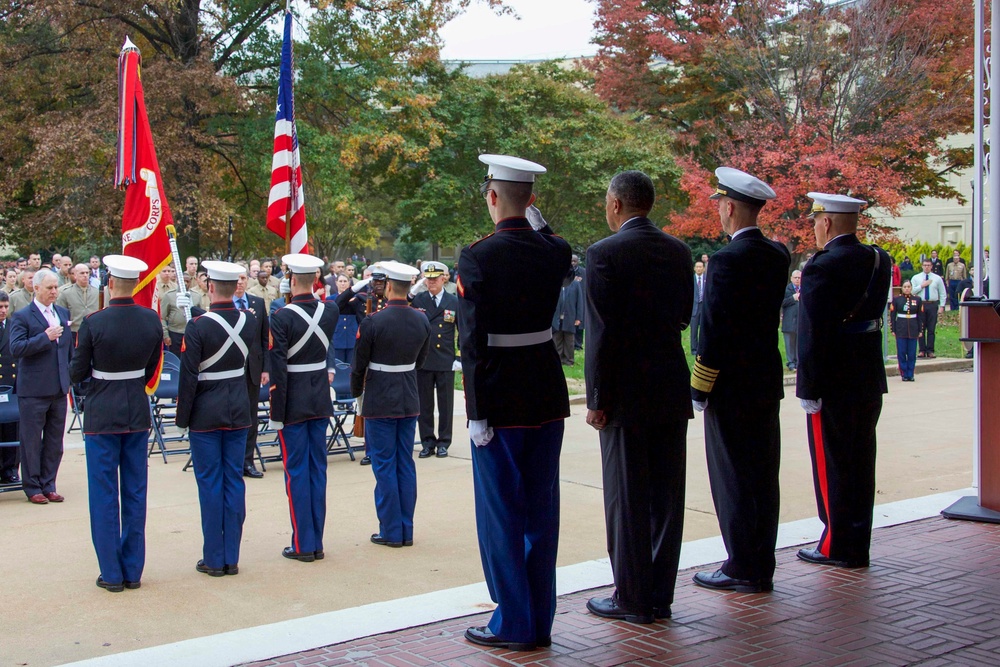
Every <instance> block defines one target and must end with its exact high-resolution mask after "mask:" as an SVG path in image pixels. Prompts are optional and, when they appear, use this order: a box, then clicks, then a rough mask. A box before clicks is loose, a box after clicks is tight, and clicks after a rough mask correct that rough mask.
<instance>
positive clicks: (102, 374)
mask: <svg viewBox="0 0 1000 667" xmlns="http://www.w3.org/2000/svg"><path fill="white" fill-rule="evenodd" d="M90 377H92V378H97V379H98V380H135V379H137V378H141V377H146V369H145V368H140V369H139V370H137V371H118V372H115V373H112V372H110V371H99V370H97V369H96V368H95V369H94V370H93V371H91V373H90Z"/></svg>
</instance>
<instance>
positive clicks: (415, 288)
mask: <svg viewBox="0 0 1000 667" xmlns="http://www.w3.org/2000/svg"><path fill="white" fill-rule="evenodd" d="M426 282H427V278H421V279H420V280H418V281H417V282H415V283H414V284H413V287H411V288H410V296H416V295H417V292H419V291H420V287H421V286H422V285H423V284H424V283H426Z"/></svg>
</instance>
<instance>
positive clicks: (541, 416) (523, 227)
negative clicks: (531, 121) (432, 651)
mask: <svg viewBox="0 0 1000 667" xmlns="http://www.w3.org/2000/svg"><path fill="white" fill-rule="evenodd" d="M479 159H480V160H481V161H482V162H484V163H485V164H487V165H489V172H488V174H487V176H486V179H485V180H484V182H483V184H482V186H481V187H480V192H481V193H482V194H483V196H484V197H485V198H486V207H487V209H488V210H489V213H490V217H491V218H492V219H493V222H494V223H495V225H496V232H495V233H493V234H490V235H489V236H487V237H485V238H483V239H480V240H479V241H476V242H475V243H473V244H472V245H469V246H466V247H465V248H464V249H463V250H462V254H461V256H460V257H459V263H458V284H457V287H458V297H459V298H458V320H459V324H458V331H459V340H460V344H461V351H462V372H463V374H464V377H465V406H466V414H467V416H468V418H469V435H470V436H471V438H472V442H473V444H474V445H475V446H474V447H473V448H472V473H473V483H474V489H475V498H476V529H477V531H478V533H479V552H480V555H481V556H482V560H483V571H484V573H485V576H486V585H487V586H488V587H489V590H490V597H492V599H493V600H494V601H495V602H496V603H497V608H496V610H495V611H494V612H493V616H492V618H491V619H490V622H489V624H488V625H486V626H483V627H472V628H469V629H468V630H466V632H465V637H466V639H468V640H469V641H471V642H473V643H476V644H481V645H483V646H496V647H501V648H508V649H512V650H532V649H534V648H536V647H537V646H548V645H549V644H550V643H551V641H552V639H551V635H552V622H553V619H554V618H555V605H556V587H555V567H556V550H557V547H558V544H559V453H560V450H561V449H562V438H563V420H564V419H566V418H567V417H569V395H568V393H567V390H566V378H565V376H564V375H563V370H562V364H561V363H560V362H559V354H558V353H557V352H556V348H555V345H554V344H553V342H552V313H554V312H555V309H556V304H557V303H558V301H559V292H560V290H561V289H562V281H563V278H564V277H565V276H566V274H567V273H568V272H569V268H570V255H571V254H572V252H571V250H570V247H569V244H568V243H567V242H566V241H565V240H563V239H561V238H559V237H558V236H556V235H555V234H553V232H552V230H551V229H550V228H549V226H548V225H546V224H545V221H544V220H543V219H542V218H541V215H537V216H536V215H534V213H535V211H532V214H533V215H532V218H531V219H530V220H529V218H528V217H526V215H527V209H528V207H529V206H531V204H532V202H534V200H535V195H534V193H533V192H532V187H533V185H532V184H533V183H534V180H535V175H536V174H541V173H544V172H545V167H543V166H541V165H539V164H535V163H534V162H529V161H528V160H523V159H520V158H516V157H510V156H505V155H481V156H479ZM512 266H530V267H531V270H532V272H533V275H532V280H531V281H530V282H524V281H521V282H517V281H511V280H510V271H511V267H512Z"/></svg>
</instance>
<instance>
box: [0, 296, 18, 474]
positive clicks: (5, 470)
mask: <svg viewBox="0 0 1000 667" xmlns="http://www.w3.org/2000/svg"><path fill="white" fill-rule="evenodd" d="M10 314H11V310H10V297H9V296H8V294H7V293H6V292H3V291H0V387H6V388H7V389H4V390H3V391H6V392H8V394H14V393H15V386H16V385H17V359H15V358H14V355H13V354H11V353H10V322H9V321H8V317H9V315H10ZM2 400H4V399H3V398H0V401H2ZM6 400H10V399H9V398H8V399H6ZM18 440H19V434H18V422H17V421H16V420H14V421H8V422H5V423H3V424H0V442H12V443H14V445H13V446H12V447H11V446H8V447H0V484H17V483H19V482H20V481H21V477H20V475H18V474H17V467H18V466H19V465H20V464H21V456H20V454H21V451H20V445H19V444H18Z"/></svg>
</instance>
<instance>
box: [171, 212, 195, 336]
mask: <svg viewBox="0 0 1000 667" xmlns="http://www.w3.org/2000/svg"><path fill="white" fill-rule="evenodd" d="M167 238H168V239H169V240H170V254H171V255H172V256H173V258H174V271H176V272H177V294H179V295H181V296H187V293H188V290H187V286H186V285H185V284H184V267H182V266H181V254H180V253H179V252H178V251H177V230H175V229H174V226H173V225H167ZM184 317H185V318H187V321H188V322H190V321H191V306H184Z"/></svg>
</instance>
